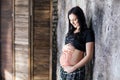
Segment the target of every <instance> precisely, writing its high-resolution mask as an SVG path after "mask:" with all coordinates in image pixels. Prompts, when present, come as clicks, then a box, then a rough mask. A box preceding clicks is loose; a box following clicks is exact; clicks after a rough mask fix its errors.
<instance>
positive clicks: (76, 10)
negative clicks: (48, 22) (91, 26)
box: [68, 6, 87, 35]
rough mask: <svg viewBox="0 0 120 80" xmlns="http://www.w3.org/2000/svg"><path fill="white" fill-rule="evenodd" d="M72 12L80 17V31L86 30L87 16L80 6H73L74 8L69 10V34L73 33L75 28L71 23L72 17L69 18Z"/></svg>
mask: <svg viewBox="0 0 120 80" xmlns="http://www.w3.org/2000/svg"><path fill="white" fill-rule="evenodd" d="M70 14H74V15H76V16H77V18H78V23H79V25H80V32H82V31H84V30H85V29H87V25H86V20H85V16H84V13H83V10H82V9H81V8H80V7H79V6H76V7H73V8H72V9H70V10H69V11H68V20H69V25H68V26H69V29H68V35H69V34H72V33H73V32H74V30H75V28H74V27H73V25H72V24H71V23H70V19H69V15H70Z"/></svg>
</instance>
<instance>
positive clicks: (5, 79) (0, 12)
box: [0, 0, 13, 80]
mask: <svg viewBox="0 0 120 80" xmlns="http://www.w3.org/2000/svg"><path fill="white" fill-rule="evenodd" d="M0 4H1V6H0V8H1V9H0V61H1V62H0V63H1V64H0V67H1V68H0V69H1V70H0V71H1V72H0V75H2V79H0V80H13V53H12V52H13V50H12V40H13V17H12V13H13V0H0Z"/></svg>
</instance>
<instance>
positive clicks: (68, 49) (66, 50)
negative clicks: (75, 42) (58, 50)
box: [62, 43, 75, 53]
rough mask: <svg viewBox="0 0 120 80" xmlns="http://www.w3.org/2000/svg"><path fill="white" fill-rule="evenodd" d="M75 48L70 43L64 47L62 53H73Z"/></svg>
mask: <svg viewBox="0 0 120 80" xmlns="http://www.w3.org/2000/svg"><path fill="white" fill-rule="evenodd" d="M74 50H75V48H74V47H73V46H72V45H71V44H70V43H69V44H66V45H64V46H63V48H62V51H63V53H73V51H74Z"/></svg>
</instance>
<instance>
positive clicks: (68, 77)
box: [60, 67, 85, 80]
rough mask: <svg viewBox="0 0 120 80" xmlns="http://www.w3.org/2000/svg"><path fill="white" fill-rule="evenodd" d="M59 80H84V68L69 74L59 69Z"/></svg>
mask: <svg viewBox="0 0 120 80" xmlns="http://www.w3.org/2000/svg"><path fill="white" fill-rule="evenodd" d="M60 80H85V67H82V68H79V69H77V70H75V71H73V72H71V73H67V72H65V71H64V70H63V68H61V70H60Z"/></svg>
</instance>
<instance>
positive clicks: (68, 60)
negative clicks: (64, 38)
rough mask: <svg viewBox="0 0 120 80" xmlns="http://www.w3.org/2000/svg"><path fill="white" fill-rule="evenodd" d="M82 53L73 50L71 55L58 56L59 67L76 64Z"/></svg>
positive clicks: (82, 55)
mask: <svg viewBox="0 0 120 80" xmlns="http://www.w3.org/2000/svg"><path fill="white" fill-rule="evenodd" d="M83 53H84V52H83V51H80V50H77V49H75V50H74V52H73V53H62V54H61V56H60V65H61V66H73V65H75V64H77V63H78V62H79V61H80V60H81V59H82V58H83V57H84V54H83Z"/></svg>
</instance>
